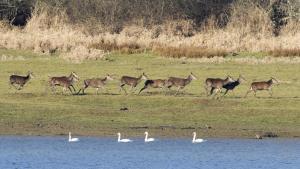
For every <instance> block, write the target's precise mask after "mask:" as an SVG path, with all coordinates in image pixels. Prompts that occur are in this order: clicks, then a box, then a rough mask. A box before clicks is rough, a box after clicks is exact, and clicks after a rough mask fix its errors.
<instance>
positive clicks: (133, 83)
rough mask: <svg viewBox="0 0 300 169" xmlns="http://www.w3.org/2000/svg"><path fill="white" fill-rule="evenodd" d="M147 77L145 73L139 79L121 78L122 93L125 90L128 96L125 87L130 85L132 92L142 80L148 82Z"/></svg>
mask: <svg viewBox="0 0 300 169" xmlns="http://www.w3.org/2000/svg"><path fill="white" fill-rule="evenodd" d="M147 79H148V77H147V75H146V74H145V73H144V72H143V73H142V74H141V75H140V76H139V77H131V76H122V77H121V80H120V81H121V83H120V92H121V90H123V91H124V92H125V94H127V91H126V90H125V89H124V86H125V85H128V86H130V87H131V89H130V91H132V90H133V88H135V87H136V86H137V85H138V84H139V83H140V82H141V81H142V80H147Z"/></svg>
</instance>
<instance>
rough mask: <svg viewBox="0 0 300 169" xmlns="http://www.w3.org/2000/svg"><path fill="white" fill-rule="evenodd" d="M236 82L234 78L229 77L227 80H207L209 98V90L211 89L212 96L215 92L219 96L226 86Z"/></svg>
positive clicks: (206, 86)
mask: <svg viewBox="0 0 300 169" xmlns="http://www.w3.org/2000/svg"><path fill="white" fill-rule="evenodd" d="M231 82H234V80H233V78H232V77H231V76H227V77H226V79H220V78H207V79H206V80H205V89H206V94H207V96H208V95H209V94H208V92H209V88H211V89H210V95H212V94H213V92H214V91H216V92H215V93H216V94H217V93H218V92H221V89H222V87H223V86H224V85H226V84H228V83H231Z"/></svg>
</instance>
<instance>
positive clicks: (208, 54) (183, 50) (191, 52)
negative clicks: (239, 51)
mask: <svg viewBox="0 0 300 169" xmlns="http://www.w3.org/2000/svg"><path fill="white" fill-rule="evenodd" d="M153 51H154V52H155V53H158V54H159V55H162V56H165V57H171V58H182V57H185V58H203V57H205V58H212V57H216V56H217V57H225V56H226V55H228V52H227V51H226V50H223V49H208V48H200V47H187V46H184V47H154V48H153Z"/></svg>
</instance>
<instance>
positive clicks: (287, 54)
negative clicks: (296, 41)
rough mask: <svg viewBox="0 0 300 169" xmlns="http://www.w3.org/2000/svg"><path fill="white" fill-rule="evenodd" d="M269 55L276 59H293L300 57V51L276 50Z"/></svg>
mask: <svg viewBox="0 0 300 169" xmlns="http://www.w3.org/2000/svg"><path fill="white" fill-rule="evenodd" d="M268 54H269V55H271V56H274V57H293V56H300V49H296V48H295V49H279V48H278V49H274V50H272V51H269V52H268Z"/></svg>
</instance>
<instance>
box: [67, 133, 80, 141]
mask: <svg viewBox="0 0 300 169" xmlns="http://www.w3.org/2000/svg"><path fill="white" fill-rule="evenodd" d="M77 141H79V138H72V135H71V132H69V142H77Z"/></svg>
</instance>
